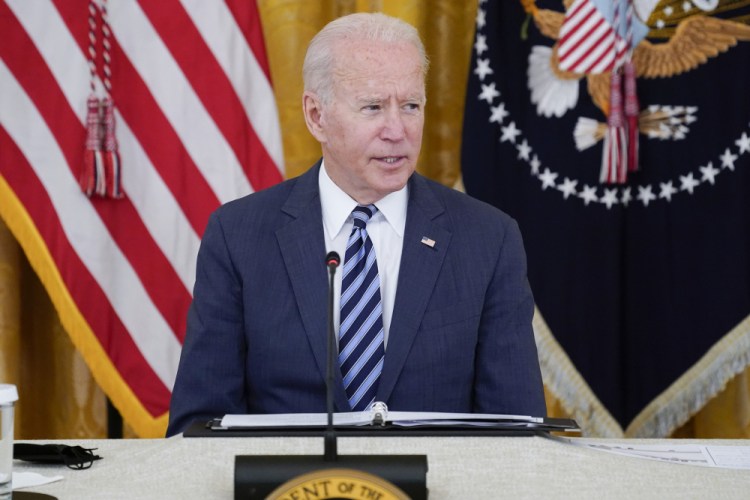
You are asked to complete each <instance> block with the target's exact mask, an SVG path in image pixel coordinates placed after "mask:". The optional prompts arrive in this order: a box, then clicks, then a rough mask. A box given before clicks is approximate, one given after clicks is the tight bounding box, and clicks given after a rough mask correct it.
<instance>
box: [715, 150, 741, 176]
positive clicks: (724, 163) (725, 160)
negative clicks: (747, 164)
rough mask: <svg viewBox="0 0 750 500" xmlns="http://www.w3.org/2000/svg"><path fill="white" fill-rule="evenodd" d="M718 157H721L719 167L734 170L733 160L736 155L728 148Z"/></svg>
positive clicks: (735, 158)
mask: <svg viewBox="0 0 750 500" xmlns="http://www.w3.org/2000/svg"><path fill="white" fill-rule="evenodd" d="M719 158H721V168H728V169H729V170H732V171H734V162H735V160H737V155H733V154H732V152H731V151H730V150H729V148H727V149H726V151H724V154H723V155H721V156H720V157H719Z"/></svg>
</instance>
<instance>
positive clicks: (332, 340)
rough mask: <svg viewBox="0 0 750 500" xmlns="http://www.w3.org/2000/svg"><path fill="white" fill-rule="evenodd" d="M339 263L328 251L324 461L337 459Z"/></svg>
mask: <svg viewBox="0 0 750 500" xmlns="http://www.w3.org/2000/svg"><path fill="white" fill-rule="evenodd" d="M340 263H341V257H339V254H337V253H336V252H330V253H329V254H328V255H327V256H326V265H327V266H328V275H329V285H328V361H327V363H326V412H327V413H328V424H327V427H326V432H325V437H324V446H325V451H324V454H323V458H324V459H325V461H326V462H335V461H336V460H337V459H338V449H337V448H338V447H337V444H336V431H334V429H333V366H334V361H333V358H334V352H336V350H337V349H336V329H335V328H334V326H333V277H334V275H335V274H336V268H337V267H338V266H339V264H340Z"/></svg>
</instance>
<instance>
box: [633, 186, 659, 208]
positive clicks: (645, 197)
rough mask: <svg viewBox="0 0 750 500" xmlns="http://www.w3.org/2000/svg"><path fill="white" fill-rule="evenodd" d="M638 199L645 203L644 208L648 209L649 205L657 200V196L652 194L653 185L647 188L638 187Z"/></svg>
mask: <svg viewBox="0 0 750 500" xmlns="http://www.w3.org/2000/svg"><path fill="white" fill-rule="evenodd" d="M637 198H638V199H639V200H641V203H643V206H644V207H647V206H648V204H649V203H650V202H652V201H654V200H655V199H656V195H655V194H654V193H652V192H651V184H649V185H647V186H645V187H644V186H638V196H637Z"/></svg>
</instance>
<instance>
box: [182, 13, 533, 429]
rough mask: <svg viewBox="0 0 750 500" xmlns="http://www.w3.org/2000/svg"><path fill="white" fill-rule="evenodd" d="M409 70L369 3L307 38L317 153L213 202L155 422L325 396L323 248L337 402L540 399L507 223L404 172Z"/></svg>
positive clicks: (414, 79)
mask: <svg viewBox="0 0 750 500" xmlns="http://www.w3.org/2000/svg"><path fill="white" fill-rule="evenodd" d="M426 72H427V58H426V56H425V51H424V47H423V45H422V42H421V41H420V39H419V35H418V33H417V32H416V30H415V29H414V28H413V27H412V26H410V25H408V24H406V23H404V22H403V21H400V20H398V19H395V18H391V17H388V16H385V15H383V14H353V15H350V16H346V17H342V18H340V19H337V20H335V21H333V22H331V23H330V24H328V25H327V26H326V27H325V28H323V30H322V31H321V32H320V33H318V34H317V35H316V36H315V38H314V39H313V40H312V42H311V43H310V46H309V48H308V52H307V55H306V58H305V64H304V79H305V91H304V94H303V99H302V104H303V110H304V115H305V121H306V123H307V126H308V129H309V130H310V132H311V133H312V134H313V136H314V137H315V138H316V139H317V140H318V141H319V142H320V144H321V148H322V153H323V159H322V160H321V161H320V162H318V163H317V164H316V165H315V166H313V167H312V168H311V169H310V170H309V171H308V172H307V173H305V174H303V175H302V176H300V177H298V178H296V179H292V180H289V181H286V182H284V183H282V184H280V185H278V186H275V187H273V188H271V189H267V190H265V191H262V192H258V193H255V194H252V195H250V196H247V197H245V198H242V199H240V200H237V201H234V202H231V203H228V204H226V205H224V206H223V207H221V208H220V209H219V210H217V211H216V213H214V214H213V215H212V217H211V219H210V221H209V223H208V227H207V228H206V232H205V234H204V236H203V241H202V244H201V250H200V252H199V256H198V268H197V277H196V284H195V290H194V300H193V304H192V306H191V308H190V312H189V315H188V331H187V335H186V338H185V344H184V347H183V351H182V357H181V359H180V366H179V371H178V374H177V381H176V383H175V387H174V391H173V396H172V405H171V410H170V424H169V430H168V434H174V433H178V432H181V431H182V430H184V429H185V428H186V427H187V426H188V425H189V423H190V422H191V421H193V420H195V419H207V418H211V417H216V416H221V415H223V414H226V413H296V412H323V411H325V409H326V395H325V394H326V391H325V379H326V345H327V344H326V332H327V324H328V321H327V314H326V311H327V307H326V306H327V293H328V284H327V275H326V267H325V265H324V256H325V255H326V253H327V252H329V251H332V250H335V251H337V252H338V253H339V254H340V255H342V256H344V258H343V265H342V270H341V272H340V273H338V275H337V276H338V277H337V279H336V283H335V286H334V293H335V295H334V296H335V308H334V310H335V313H334V324H335V329H336V331H337V333H338V349H339V353H338V359H337V363H338V365H339V370H337V371H336V375H335V379H336V380H335V388H334V393H335V394H334V398H335V405H336V409H337V411H350V410H360V409H364V408H366V407H367V406H369V404H370V403H371V402H373V401H375V400H377V401H383V402H385V403H386V404H387V405H388V407H389V408H391V409H395V410H422V411H450V412H492V413H515V414H526V415H535V416H540V415H544V414H545V403H544V394H543V389H542V382H541V375H540V370H539V363H538V359H537V353H536V347H535V345H534V338H533V333H532V330H531V317H532V314H533V308H534V302H533V298H532V295H531V291H530V289H529V285H528V282H527V280H526V261H525V255H524V251H523V246H522V242H521V237H520V234H519V231H518V227H517V225H516V224H515V222H514V221H513V220H512V219H510V218H509V217H508V216H507V215H505V214H503V213H502V212H500V211H498V210H497V209H495V208H493V207H490V206H489V205H486V204H484V203H481V202H479V201H476V200H474V199H472V198H470V197H468V196H466V195H464V194H461V193H458V192H456V191H454V190H451V189H448V188H446V187H443V186H441V185H439V184H437V183H435V182H432V181H429V180H427V179H425V178H423V177H422V176H420V175H419V174H416V173H414V170H415V167H416V164H417V158H418V156H419V151H420V147H421V143H422V129H423V125H424V106H425V102H426V98H425V84H424V81H425V75H426Z"/></svg>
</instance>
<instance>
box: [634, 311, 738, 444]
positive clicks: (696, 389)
mask: <svg viewBox="0 0 750 500" xmlns="http://www.w3.org/2000/svg"><path fill="white" fill-rule="evenodd" d="M748 366H750V315H748V316H747V317H746V318H745V319H743V320H742V321H741V322H740V323H739V324H738V325H737V326H735V327H734V328H733V329H732V330H731V331H730V332H729V333H727V334H726V335H725V336H724V337H723V338H722V339H721V340H720V341H719V342H717V343H716V344H714V346H713V347H711V349H709V350H708V352H707V353H706V354H705V355H703V357H702V358H701V359H700V360H699V361H698V362H697V363H695V364H694V365H693V366H692V367H690V369H689V370H688V371H687V372H685V374H684V375H682V376H681V377H680V378H679V379H677V381H675V382H674V383H673V384H672V385H671V386H669V388H667V389H666V390H665V391H664V392H662V393H661V394H660V395H659V396H657V397H656V399H654V400H653V401H652V402H651V403H650V404H649V405H648V406H647V407H646V408H645V409H643V411H641V413H639V414H638V416H637V417H636V418H635V419H633V421H632V422H631V423H630V425H629V426H628V428H627V430H626V431H625V435H626V436H627V437H638V438H661V437H667V436H669V435H671V434H672V433H673V432H674V431H675V430H677V429H678V428H679V427H681V426H682V425H684V424H685V423H686V422H687V421H688V420H690V419H691V418H692V417H693V415H695V414H696V413H698V412H699V411H700V410H701V409H703V407H704V406H705V405H706V403H708V402H709V401H710V400H711V399H713V398H714V397H716V396H717V395H718V394H719V393H720V392H721V391H723V390H724V389H725V388H726V386H727V384H728V383H729V382H730V381H731V380H732V379H733V378H735V377H736V376H737V375H739V374H740V373H741V372H743V371H744V370H745V369H747V367H748Z"/></svg>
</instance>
